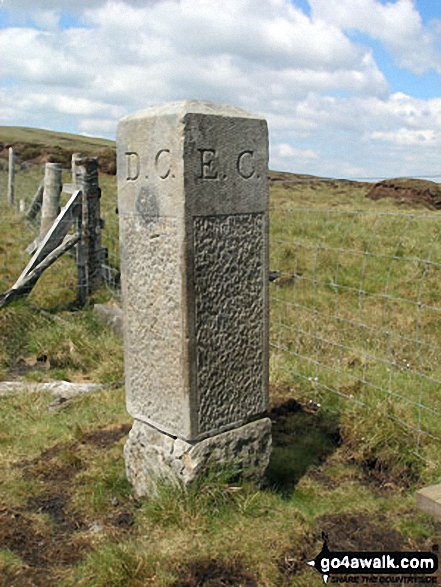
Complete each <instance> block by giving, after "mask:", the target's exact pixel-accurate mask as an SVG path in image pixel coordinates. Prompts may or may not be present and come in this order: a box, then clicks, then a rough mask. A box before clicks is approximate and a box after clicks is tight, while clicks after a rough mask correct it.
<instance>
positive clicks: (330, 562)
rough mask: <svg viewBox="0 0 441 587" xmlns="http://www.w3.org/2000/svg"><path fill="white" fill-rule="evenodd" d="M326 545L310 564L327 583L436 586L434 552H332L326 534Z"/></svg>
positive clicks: (436, 561) (436, 565)
mask: <svg viewBox="0 0 441 587" xmlns="http://www.w3.org/2000/svg"><path fill="white" fill-rule="evenodd" d="M322 538H323V548H322V550H321V551H320V553H319V554H318V555H317V556H316V557H315V559H314V560H312V561H309V562H308V563H307V564H308V565H309V566H311V567H314V569H316V571H318V572H319V573H321V575H322V578H323V582H324V583H328V582H331V583H351V584H360V585H361V584H366V585H368V584H372V583H378V584H384V585H437V584H438V582H437V579H436V577H434V576H433V575H434V573H436V571H437V570H438V556H437V555H436V554H435V553H434V552H337V551H335V552H331V551H330V550H329V547H328V537H327V536H326V535H325V534H323V535H322Z"/></svg>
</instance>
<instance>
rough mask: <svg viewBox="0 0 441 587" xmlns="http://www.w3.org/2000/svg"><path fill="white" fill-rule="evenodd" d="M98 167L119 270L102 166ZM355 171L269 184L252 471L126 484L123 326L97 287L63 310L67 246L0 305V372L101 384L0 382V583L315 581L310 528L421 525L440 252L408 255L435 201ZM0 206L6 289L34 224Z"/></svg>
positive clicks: (381, 536) (398, 532)
mask: <svg viewBox="0 0 441 587" xmlns="http://www.w3.org/2000/svg"><path fill="white" fill-rule="evenodd" d="M29 173H30V172H29ZM65 181H68V179H66V180H65ZM100 181H101V186H102V189H103V196H102V200H101V205H102V210H103V216H104V217H105V218H106V216H107V218H108V222H107V225H106V227H105V229H104V231H103V240H104V241H105V239H108V240H107V242H108V243H109V245H108V246H113V248H114V251H115V254H114V257H113V263H114V265H115V267H117V265H118V253H117V248H116V245H115V243H116V242H117V234H118V233H117V223H116V222H115V219H116V218H115V204H116V186H115V178H112V177H108V176H106V177H104V176H103V177H102V178H100ZM4 182H5V179H4V174H2V173H0V187H1V185H4ZM23 185H24V184H23ZM36 185H38V177H37V176H35V178H34V187H33V189H34V188H36ZM368 188H369V186H367V185H365V184H345V183H336V182H333V183H331V184H330V183H321V184H320V183H318V184H311V185H309V184H299V185H297V184H292V185H290V186H289V187H288V188H287V187H283V186H280V185H272V186H271V249H270V263H271V266H270V268H271V269H272V270H279V271H280V272H281V277H280V279H279V280H276V281H275V282H274V283H271V284H270V288H271V290H270V295H271V343H272V347H271V359H270V361H271V404H272V407H273V410H272V412H271V417H272V419H273V422H274V450H273V457H272V461H271V464H270V468H269V471H268V473H267V476H266V479H265V483H264V485H263V487H261V488H258V487H255V486H253V485H250V484H247V483H243V482H238V481H233V482H232V481H231V479H230V477H229V472H228V471H221V472H212V473H211V474H210V475H208V476H207V477H205V478H203V479H201V480H200V481H199V482H198V484H197V485H196V486H194V487H192V488H190V489H188V490H187V491H184V490H182V489H180V488H177V487H174V486H170V485H164V486H162V487H160V489H159V491H158V493H157V494H156V495H154V496H150V497H149V498H148V499H146V500H143V501H138V500H136V499H135V498H134V497H133V496H132V493H131V490H130V486H129V484H128V482H127V480H126V476H125V470H124V459H123V454H122V450H123V444H124V441H125V438H126V435H127V432H128V429H129V426H130V418H129V417H128V415H127V412H126V409H125V404H124V390H123V389H122V388H121V387H120V380H121V377H122V347H121V342H120V340H119V339H118V338H116V336H115V335H114V334H113V333H112V332H111V331H110V329H108V328H106V327H103V326H102V325H100V324H99V323H98V322H97V320H96V318H95V316H94V314H93V311H92V310H91V304H92V303H93V302H94V301H109V300H111V299H112V296H113V294H112V293H111V292H110V291H109V290H107V289H106V288H102V289H101V290H100V291H98V292H97V294H96V295H95V296H94V298H92V300H91V302H90V304H89V305H88V306H87V307H86V308H84V309H80V308H78V307H77V306H76V305H75V296H76V292H75V266H74V263H73V261H72V259H70V258H68V257H66V258H65V259H63V260H61V262H57V264H56V265H54V267H53V268H52V269H51V270H50V272H49V271H48V272H47V274H46V275H45V276H44V277H43V278H42V280H41V282H40V283H39V284H38V286H37V287H36V288H35V291H33V292H32V294H31V295H30V296H29V298H28V299H27V300H23V301H20V302H17V303H14V304H12V305H11V306H9V307H8V308H6V309H4V310H2V311H1V312H0V363H1V374H2V377H3V378H4V379H8V378H11V377H21V378H23V379H33V380H35V379H38V380H48V379H53V378H63V379H70V380H72V381H78V380H93V381H101V382H104V383H106V384H108V386H107V388H106V389H105V390H104V391H102V392H100V393H97V394H93V395H89V396H84V397H79V398H76V399H74V400H71V401H69V402H66V403H65V404H61V405H57V404H56V403H55V404H54V400H53V397H51V396H49V395H46V394H32V395H29V394H26V393H22V394H18V395H16V396H13V397H7V398H1V402H2V410H1V412H0V460H1V466H2V477H1V480H0V542H1V544H2V546H1V549H0V568H1V572H2V577H3V579H1V580H0V585H1V584H2V583H1V581H2V580H3V581H4V583H3V584H4V585H12V584H15V585H28V584H33V585H37V586H38V587H39V586H40V585H48V584H49V585H60V586H66V587H71V586H73V585H75V586H77V585H81V586H84V587H102V586H104V585H105V586H106V587H117V586H119V587H132V586H133V587H139V586H141V585H158V586H159V585H162V586H175V587H179V586H181V587H182V586H184V585H187V587H188V586H191V585H194V586H196V585H210V584H212V585H215V584H219V585H222V584H225V585H228V584H230V585H235V586H237V587H239V586H240V585H244V586H245V585H247V586H252V585H258V586H262V587H265V586H273V585H275V586H288V585H292V586H299V587H300V586H302V587H303V586H304V585H308V586H309V585H311V586H312V587H314V586H318V585H321V584H323V583H322V579H321V577H320V576H319V575H318V573H316V572H315V571H314V570H313V569H310V568H309V567H308V566H307V565H306V564H305V563H306V561H307V560H310V558H313V557H314V556H315V555H316V554H317V553H318V552H319V551H320V549H321V546H322V543H321V532H322V530H324V529H326V530H327V531H328V533H329V535H330V540H331V546H335V547H336V548H338V547H339V543H338V541H339V540H341V539H342V535H343V534H344V532H345V531H346V532H347V533H348V534H349V535H351V538H352V539H353V541H354V544H357V545H358V548H359V549H360V550H363V549H366V550H367V549H369V547H370V548H371V549H374V547H373V542H372V540H373V538H372V537H373V536H374V539H375V540H377V542H376V543H375V544H376V545H377V547H378V548H379V549H381V548H383V549H387V548H388V544H390V540H392V538H394V540H398V541H399V544H400V545H401V548H402V549H407V550H411V549H416V550H422V549H424V548H426V549H427V548H430V547H431V544H432V542H433V541H434V540H436V537H437V533H438V534H439V528H437V526H436V525H435V523H434V521H433V520H431V519H430V518H429V517H427V516H425V515H424V514H422V513H421V512H419V511H418V510H416V508H415V503H414V501H415V498H414V491H415V489H416V488H417V487H420V486H422V484H423V483H433V482H435V481H439V468H437V467H436V466H433V465H431V464H430V463H429V462H427V461H425V460H424V459H421V458H420V457H419V456H417V455H416V454H415V453H416V452H419V453H420V454H422V455H423V456H426V457H427V459H428V460H430V461H433V462H438V463H439V443H438V442H437V441H434V440H433V439H432V440H431V439H430V437H429V436H428V435H425V436H424V435H421V434H420V435H418V434H417V433H414V432H413V431H412V430H411V428H416V429H423V430H425V431H428V432H431V431H433V432H434V435H436V434H438V433H437V427H438V425H439V418H438V417H436V415H434V414H433V413H432V412H429V411H428V410H424V409H421V407H419V406H425V405H431V406H433V407H434V410H438V412H439V407H440V406H439V403H437V402H439V399H438V397H439V393H438V387H437V386H436V385H435V383H434V381H435V380H436V379H438V378H439V377H440V375H441V373H439V369H440V368H439V366H438V362H437V360H436V357H437V351H438V342H437V337H438V325H439V323H438V321H439V312H438V305H437V304H438V302H437V298H436V291H437V284H438V278H439V268H438V267H437V265H436V264H433V263H432V264H427V263H425V262H424V261H425V260H427V259H429V260H432V261H435V262H437V260H439V256H440V251H439V248H438V240H437V238H438V229H437V223H438V217H437V213H436V212H430V211H425V210H423V211H422V210H421V209H417V210H415V209H414V208H405V207H404V208H403V207H402V206H401V205H399V204H398V203H397V202H392V201H379V202H371V201H369V200H367V199H366V198H365V195H366V193H367V190H368ZM27 193H29V194H32V190H31V189H29V190H28V192H27ZM311 210H313V212H312V211H311ZM354 210H359V211H362V212H363V213H360V214H355V213H354ZM1 212H2V232H1V236H0V266H1V267H3V268H4V271H2V275H1V278H0V283H1V288H2V290H5V289H6V288H8V287H10V285H12V283H13V281H14V279H15V278H16V277H17V276H18V275H19V273H20V272H21V269H22V267H23V266H24V265H23V263H25V262H26V256H25V254H24V252H23V249H24V246H25V244H28V242H29V239H31V237H32V235H33V229H32V227H28V226H27V225H25V224H24V223H23V222H21V221H19V220H18V218H17V215H16V213H15V212H14V211H11V210H10V209H8V208H7V206H6V205H5V204H4V203H2V210H1ZM390 213H392V214H397V213H398V214H399V216H394V215H392V216H390V215H388V214H390ZM422 216H424V218H423V217H422ZM34 230H35V229H34ZM106 231H107V232H106ZM318 244H319V245H320V247H318ZM293 275H294V276H295V277H292V276H293ZM385 293H387V294H388V295H389V297H388V298H387V299H386V298H385V297H384V294H385ZM376 294H381V295H382V296H383V297H381V296H378V295H376ZM404 300H408V301H409V300H410V301H411V302H412V303H411V304H409V302H408V301H407V302H406V301H404ZM414 302H415V303H414ZM418 302H420V305H419V306H418ZM42 357H45V360H44V362H42V361H41V360H40V361H39V360H38V359H39V358H40V359H41V358H42ZM421 374H423V375H426V377H425V378H422V377H421ZM293 400H296V401H293ZM418 404H419V405H418ZM402 422H404V424H403V423H402ZM417 449H418V450H417ZM354 520H355V522H354ZM354 523H355V524H356V525H357V524H358V528H359V529H358V530H357V532H355V531H354ZM400 541H401V542H400ZM394 544H395V542H394ZM38 545H40V546H38ZM63 561H64V562H63ZM204 576H205V579H204ZM207 577H211V580H212V581H213V582H212V583H209V582H208V578H207ZM204 580H205V581H206V582H205V583H204ZM214 581H217V583H216V582H214Z"/></svg>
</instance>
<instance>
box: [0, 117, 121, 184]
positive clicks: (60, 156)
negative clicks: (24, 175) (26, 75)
mask: <svg viewBox="0 0 441 587" xmlns="http://www.w3.org/2000/svg"><path fill="white" fill-rule="evenodd" d="M11 146H13V147H14V150H15V153H16V157H17V162H18V163H23V162H30V163H44V162H46V161H56V162H59V163H61V164H62V165H63V167H65V168H66V169H69V168H70V165H71V158H72V153H78V152H80V153H84V154H85V155H93V156H97V157H98V163H99V166H100V169H101V171H102V172H104V173H109V174H112V175H114V174H115V173H116V155H115V142H114V141H109V140H107V139H99V138H94V137H83V136H80V135H74V134H69V133H61V132H54V131H51V130H43V129H37V128H27V127H22V126H0V157H1V158H7V157H8V149H9V147H11Z"/></svg>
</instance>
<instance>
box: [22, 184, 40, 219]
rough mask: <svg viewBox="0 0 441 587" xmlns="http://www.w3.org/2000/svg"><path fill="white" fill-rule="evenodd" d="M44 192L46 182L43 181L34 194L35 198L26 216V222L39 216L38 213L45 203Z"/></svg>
mask: <svg viewBox="0 0 441 587" xmlns="http://www.w3.org/2000/svg"><path fill="white" fill-rule="evenodd" d="M43 190H44V181H42V182H41V183H40V185H39V186H38V188H37V191H36V192H35V194H34V197H33V198H32V202H31V204H30V206H29V208H28V210H27V212H26V214H25V218H26V220H29V221H31V220H34V219H35V217H36V216H37V214H38V212H39V211H40V209H41V203H42V201H43Z"/></svg>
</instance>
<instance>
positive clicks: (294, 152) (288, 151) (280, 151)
mask: <svg viewBox="0 0 441 587" xmlns="http://www.w3.org/2000/svg"><path fill="white" fill-rule="evenodd" d="M273 150H274V155H275V156H277V157H282V158H285V157H298V158H299V159H317V158H318V153H316V152H315V151H313V150H312V149H295V148H294V147H292V146H291V145H290V144H288V143H279V144H278V145H275V146H274V149H273Z"/></svg>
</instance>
